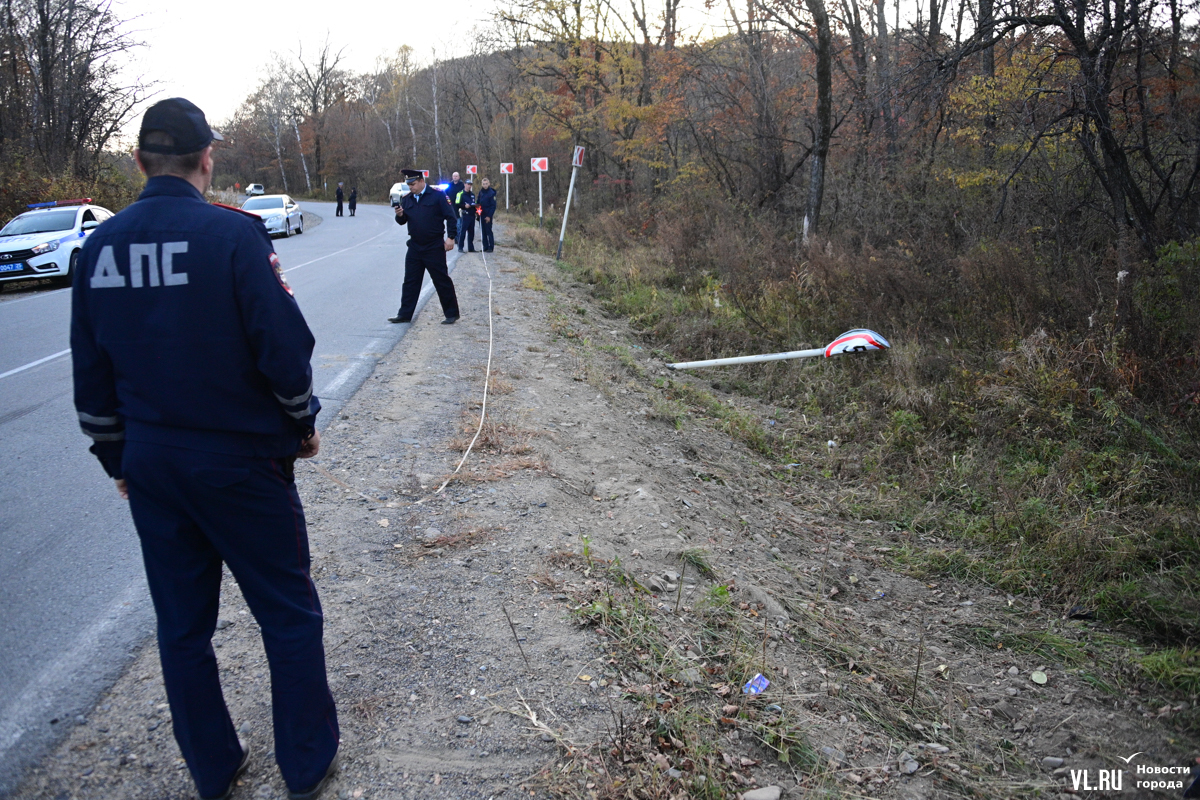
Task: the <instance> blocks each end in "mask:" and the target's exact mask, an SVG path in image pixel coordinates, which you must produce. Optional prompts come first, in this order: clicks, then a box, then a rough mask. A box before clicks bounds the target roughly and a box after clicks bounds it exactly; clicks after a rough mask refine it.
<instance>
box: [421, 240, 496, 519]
mask: <svg viewBox="0 0 1200 800" xmlns="http://www.w3.org/2000/svg"><path fill="white" fill-rule="evenodd" d="M479 254H480V255H481V256H483V271H484V273H485V274H486V275H487V278H488V357H487V369H486V370H485V371H484V374H483V405H481V406H480V408H479V427H478V428H476V429H475V435H474V436H473V437H471V443H470V444H469V445H467V449H466V452H464V453H463V457H462V459H461V460H460V461H459V462H458V466H457V467H455V468H454V472H451V473H450V476H449V477H448V478H446V480H445V481H444V482H443V483H442V485H441V486H439V487H438V488H437V491H436V492H434V494H440V493H441V491H442V490H443V489H445V488H446V487H447V486H449V485H450V481H451V480H453V479H454V476H455V475H457V474H458V471H459V470H460V469H462V466H463V464H465V463H467V456H469V455H471V448H473V447H474V446H475V442H476V441H477V440H478V439H479V434H481V433H483V421H484V420H485V419H486V418H487V397H488V385H489V384H491V382H492V346H493V344H494V343H495V341H496V339H495V335H494V333H493V325H494V321H493V320H492V271H491V270H490V269H488V263H487V252H486V251H484V250H480V251H479ZM417 502H423V501H421V500H418V501H417Z"/></svg>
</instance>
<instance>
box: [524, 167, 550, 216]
mask: <svg viewBox="0 0 1200 800" xmlns="http://www.w3.org/2000/svg"><path fill="white" fill-rule="evenodd" d="M529 169H530V170H531V171H533V172H536V173H537V174H538V227H539V228H540V227H542V222H543V220H544V218H543V216H542V173H543V172H545V171H546V170H548V169H550V159H548V158H531V159H529Z"/></svg>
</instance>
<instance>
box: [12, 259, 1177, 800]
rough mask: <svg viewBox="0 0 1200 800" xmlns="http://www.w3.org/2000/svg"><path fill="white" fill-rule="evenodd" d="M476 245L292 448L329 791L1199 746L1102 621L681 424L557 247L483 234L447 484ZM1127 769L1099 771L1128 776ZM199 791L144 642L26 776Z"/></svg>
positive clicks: (1093, 775)
mask: <svg viewBox="0 0 1200 800" xmlns="http://www.w3.org/2000/svg"><path fill="white" fill-rule="evenodd" d="M501 239H502V241H503V237H501ZM479 259H480V256H479V255H465V256H463V257H462V260H460V262H459V267H458V269H457V271H456V273H455V276H454V278H455V282H456V284H457V285H458V287H459V295H460V298H461V300H462V303H463V308H464V316H463V319H462V320H461V321H460V322H459V323H458V324H457V325H456V326H454V327H443V326H441V325H438V324H437V323H438V322H439V321H440V314H439V313H438V309H437V307H436V300H433V301H432V304H431V307H430V308H427V309H426V310H425V312H424V314H423V315H422V316H421V317H419V318H418V320H417V322H416V323H415V325H414V330H413V331H411V333H410V334H409V336H407V337H406V338H405V339H404V340H403V341H402V342H401V344H400V345H398V346H397V348H396V349H395V351H394V352H393V353H392V354H391V355H390V356H389V357H388V358H387V359H385V360H384V361H383V362H382V363H381V364H380V366H379V368H378V369H377V371H376V374H375V375H374V376H373V378H372V379H371V380H369V381H368V382H367V383H366V384H365V385H364V386H363V388H362V389H361V390H360V391H359V393H358V394H357V395H356V396H355V398H354V399H353V400H351V401H350V402H349V403H348V404H347V405H346V406H345V408H344V409H343V410H342V412H341V414H340V415H339V418H338V419H337V420H335V421H333V422H332V424H330V426H329V428H328V430H327V432H326V434H325V436H324V438H323V442H322V452H321V455H320V456H319V457H318V458H317V459H316V460H315V462H316V463H315V464H305V465H298V468H297V478H298V481H299V483H300V491H301V495H302V497H303V499H304V501H305V504H306V508H307V511H308V519H309V533H310V537H311V539H312V548H313V563H314V570H313V571H314V577H315V580H316V582H317V584H318V586H319V588H320V591H321V599H322V602H323V604H324V608H325V613H326V646H327V652H328V664H329V670H330V677H331V682H332V686H333V691H334V695H335V697H336V698H337V700H338V704H339V711H340V714H341V720H342V730H343V737H344V738H343V751H342V752H343V757H344V760H343V765H344V766H343V771H342V774H341V776H340V777H339V778H338V779H337V782H336V784H335V786H334V788H333V790H332V791H331V792H330V796H331V797H334V796H336V797H340V798H413V799H414V800H415V799H416V798H422V799H423V800H424V799H426V798H448V799H449V798H456V799H457V798H480V800H486V799H487V798H500V797H512V798H515V797H518V796H520V797H530V796H535V797H550V796H570V797H626V796H629V797H639V798H659V797H661V798H682V797H692V796H695V797H711V798H718V797H731V796H736V792H738V791H747V790H752V789H754V788H755V787H772V786H774V787H779V788H780V789H781V790H782V791H783V793H784V796H786V797H801V796H809V795H810V794H811V793H813V792H820V793H823V794H822V796H848V797H850V796H852V797H896V798H935V797H937V798H940V797H960V796H975V797H989V798H990V797H1009V796H1035V795H1036V796H1053V795H1054V794H1055V793H1056V792H1061V791H1067V790H1068V788H1069V785H1070V782H1071V774H1070V770H1072V769H1074V770H1083V769H1088V770H1090V785H1091V786H1096V785H1097V783H1098V781H1099V772H1098V770H1100V769H1116V768H1118V767H1119V766H1121V765H1120V763H1119V762H1117V761H1116V760H1115V759H1116V757H1117V756H1120V757H1122V758H1123V757H1125V756H1128V755H1129V754H1130V753H1134V752H1137V751H1142V752H1143V753H1145V754H1146V755H1144V756H1142V757H1140V758H1141V759H1143V760H1144V762H1145V763H1154V764H1160V765H1167V764H1178V763H1181V762H1180V759H1181V758H1183V757H1185V756H1186V755H1187V752H1186V751H1185V750H1184V749H1183V748H1184V747H1185V742H1186V740H1185V739H1184V738H1183V737H1181V736H1180V735H1179V734H1177V733H1175V732H1173V730H1172V720H1173V717H1174V715H1176V714H1178V713H1181V711H1182V709H1177V708H1176V707H1175V706H1168V707H1166V708H1165V709H1164V708H1160V707H1154V708H1149V707H1146V706H1145V705H1144V701H1142V700H1140V699H1139V698H1138V697H1137V696H1135V695H1131V694H1130V693H1129V692H1125V691H1113V687H1112V684H1111V680H1112V679H1111V678H1110V677H1106V676H1105V675H1104V674H1101V672H1100V671H1099V670H1100V668H1099V667H1098V666H1097V659H1096V656H1095V653H1094V652H1093V651H1094V650H1095V649H1096V648H1100V647H1103V631H1100V630H1098V629H1094V628H1092V627H1090V625H1091V623H1087V622H1077V621H1062V620H1056V619H1054V618H1052V617H1051V616H1050V615H1048V614H1047V613H1046V612H1044V611H1042V610H1041V609H1039V608H1037V607H1036V606H1030V605H1027V604H1025V603H1023V602H1022V601H1020V600H1017V599H1014V598H1007V597H1004V596H997V595H995V594H993V593H991V592H989V591H988V590H986V589H984V588H980V587H973V586H965V585H958V584H953V583H951V582H938V583H926V582H922V581H918V580H915V579H912V578H909V577H905V576H902V575H898V574H896V573H894V572H892V571H889V570H888V569H887V567H886V559H887V554H888V552H889V549H890V548H892V547H894V546H896V542H897V541H898V539H899V537H900V534H899V533H896V532H893V531H890V530H888V529H887V527H886V526H882V525H860V526H852V525H849V524H845V523H843V522H841V521H839V520H837V519H830V518H824V517H821V516H818V515H816V514H815V513H814V512H811V511H809V510H807V509H808V508H810V507H812V508H815V507H818V506H819V505H821V504H819V503H817V502H814V498H810V497H806V496H805V492H803V491H799V492H797V491H795V490H794V489H791V490H786V491H785V490H783V489H780V488H778V487H779V484H778V483H777V482H776V481H774V479H773V478H772V477H771V471H772V470H773V469H778V465H764V464H762V463H760V458H759V457H757V456H755V455H753V454H752V453H750V452H748V451H747V450H745V449H744V448H743V447H742V446H740V445H738V444H736V443H734V442H732V441H731V440H730V439H729V437H727V436H726V435H725V434H723V433H722V432H721V431H720V424H719V421H718V422H714V423H712V424H709V423H708V422H705V421H703V420H698V419H695V418H691V417H689V418H688V421H687V422H686V424H684V426H683V429H682V430H677V429H676V428H675V427H674V425H672V424H668V421H665V420H664V419H663V417H667V418H677V417H675V416H674V414H673V413H665V412H664V410H663V408H662V402H663V401H662V399H661V397H660V394H659V391H658V389H657V388H655V385H654V383H655V381H662V380H663V379H664V375H665V372H664V371H663V370H662V366H661V362H660V361H658V360H657V359H655V358H653V357H651V355H649V354H648V353H647V352H646V351H645V350H644V349H642V347H641V346H639V343H638V339H637V337H636V336H635V335H633V334H632V333H631V331H630V330H629V329H628V328H627V326H626V325H625V324H624V323H622V322H620V321H616V320H613V319H610V318H606V317H605V316H604V315H603V314H602V313H600V312H599V311H598V310H597V309H596V308H595V307H594V306H592V305H591V304H590V303H589V301H588V300H587V299H586V289H585V287H580V286H566V285H559V283H558V281H559V276H558V273H557V272H556V270H555V268H554V267H553V265H552V263H550V261H549V260H548V259H545V258H543V257H539V256H532V255H529V254H523V253H519V252H517V251H514V250H508V249H506V248H503V247H502V248H501V249H499V250H498V251H497V252H496V253H495V254H493V257H492V258H490V259H489V261H490V264H491V267H492V269H493V273H494V276H495V294H494V313H493V314H492V322H493V324H494V328H495V352H494V356H493V381H492V384H491V393H490V396H489V402H488V419H487V423H486V424H485V426H484V430H483V433H482V435H481V436H480V440H479V442H478V444H477V445H476V448H477V449H476V451H475V452H474V453H473V454H472V456H471V458H470V459H469V460H468V462H467V464H466V466H465V467H464V468H463V473H462V475H461V476H459V477H458V478H456V479H455V480H453V481H452V482H451V483H450V484H449V486H448V487H447V488H446V490H445V491H444V492H443V493H441V494H437V495H434V494H433V491H434V489H436V488H437V487H438V486H439V485H440V484H441V482H442V480H443V479H444V477H445V476H447V475H448V474H449V473H450V472H451V471H452V470H453V469H454V467H455V465H456V464H457V463H458V460H459V458H460V457H461V453H462V450H463V448H464V447H465V445H466V443H467V442H468V441H470V439H471V436H472V435H473V434H474V431H475V423H476V422H477V420H478V416H477V415H478V412H479V401H480V390H481V387H482V382H483V374H484V364H485V363H486V357H487V350H488V318H487V317H488V315H487V286H488V284H487V279H486V276H485V275H484V273H483V271H482V269H481V262H480V261H479ZM723 402H725V403H726V404H728V408H729V409H730V413H738V414H743V415H758V417H759V418H760V419H762V420H763V424H767V417H768V414H767V413H766V412H767V410H766V409H761V408H757V407H755V406H754V405H753V404H752V403H748V402H745V401H741V400H738V401H736V402H734V401H733V399H732V398H729V397H723ZM823 444H824V443H823V442H815V443H814V447H820V446H823ZM225 588H226V591H225V594H224V602H223V603H222V608H221V619H222V623H221V624H220V625H219V628H220V630H219V631H218V633H217V636H216V640H215V642H216V647H218V648H219V649H218V651H217V653H218V657H219V659H220V662H221V666H222V672H223V681H224V686H225V687H226V693H227V700H228V702H229V704H230V707H231V710H232V711H233V714H234V718H235V722H236V723H237V724H239V725H241V726H242V728H241V730H242V732H243V735H244V737H245V739H246V740H247V741H248V743H249V744H250V746H251V747H252V748H253V751H254V756H253V760H252V763H251V767H250V771H249V772H248V773H247V775H246V778H245V781H244V784H243V785H242V786H241V787H240V788H239V789H238V792H237V793H236V794H235V797H237V798H269V797H283V796H286V790H285V788H284V786H283V784H282V781H281V780H280V778H279V776H278V772H277V770H276V769H275V766H274V763H273V761H272V758H271V747H272V739H271V724H270V708H269V696H270V694H269V682H268V673H267V669H266V663H265V659H264V656H263V652H262V648H261V645H260V642H259V637H258V631H257V628H256V627H255V624H254V621H253V618H252V617H251V616H250V615H249V613H248V611H247V609H246V606H245V603H244V601H243V600H242V598H241V596H240V594H239V592H238V590H237V587H236V585H235V584H234V583H233V582H232V581H229V580H228V579H227V584H226V587H225ZM581 622H583V623H586V624H583V625H581V624H580V623H581ZM756 672H762V673H764V674H765V675H766V676H767V677H768V678H770V680H771V685H770V687H769V688H768V689H767V691H766V692H764V693H763V694H762V695H761V696H759V697H754V698H750V697H747V696H745V695H743V694H742V692H741V686H742V684H743V683H744V682H745V681H746V680H747V679H748V678H749V677H751V676H753V675H754V673H756ZM781 754H782V755H786V757H787V759H788V761H787V763H783V762H781V761H780V760H779V758H778V756H780V755H781ZM1124 780H1125V793H1124V794H1122V795H1117V794H1112V796H1114V797H1115V796H1137V795H1138V793H1139V792H1138V791H1137V790H1134V788H1133V786H1134V781H1135V776H1134V774H1133V770H1132V768H1130V767H1127V768H1126V769H1125V773H1124ZM1131 791H1132V794H1131ZM190 792H191V783H190V780H189V778H188V776H187V773H186V770H185V769H183V766H182V763H181V761H180V759H179V756H178V751H177V749H176V747H175V743H174V740H173V739H172V737H171V733H170V720H169V712H168V710H167V708H166V705H165V697H164V694H163V690H162V684H161V675H160V672H159V667H158V663H157V656H156V653H155V652H154V650H153V648H149V649H147V651H146V652H144V653H143V654H142V655H141V656H140V657H139V658H138V659H137V661H136V662H135V664H134V666H133V667H132V668H131V669H130V670H129V672H128V673H127V674H126V675H125V676H124V677H123V678H122V679H121V680H120V681H119V682H118V683H117V685H116V686H114V687H113V689H112V691H111V692H109V693H108V694H107V695H106V696H105V697H104V698H103V699H102V700H101V702H100V704H99V705H98V706H97V708H96V709H95V710H94V711H93V713H92V714H90V715H89V716H88V717H87V718H86V719H81V720H78V721H77V722H76V723H74V727H73V729H72V731H71V732H70V733H69V735H68V736H67V738H66V740H65V742H64V743H63V744H62V746H61V747H60V748H59V749H58V750H57V752H55V753H54V754H53V755H52V756H51V757H50V758H48V759H47V760H46V761H45V763H44V764H43V765H42V766H41V767H40V768H39V769H38V770H37V771H36V772H35V773H34V774H33V775H31V776H30V779H29V781H28V782H27V784H26V785H25V786H24V787H23V788H22V789H21V790H20V791H19V792H18V793H17V795H16V797H18V798H22V800H28V799H30V798H39V799H42V798H60V797H63V798H66V797H70V798H78V800H84V799H85V798H105V799H106V800H107V799H109V798H164V797H188V796H190ZM1107 794H1108V793H1105V792H1092V793H1091V794H1090V795H1089V796H1092V797H1100V796H1107ZM1174 794H1175V795H1176V796H1177V795H1178V791H1177V790H1176V791H1175V792H1174ZM752 796H754V795H752ZM761 796H772V791H771V790H770V789H768V790H767V792H766V793H765V794H762V795H761Z"/></svg>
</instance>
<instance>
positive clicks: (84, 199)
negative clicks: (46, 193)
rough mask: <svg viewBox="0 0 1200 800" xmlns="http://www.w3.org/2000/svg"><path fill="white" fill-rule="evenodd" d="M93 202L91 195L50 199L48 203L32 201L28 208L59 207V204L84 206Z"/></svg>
mask: <svg viewBox="0 0 1200 800" xmlns="http://www.w3.org/2000/svg"><path fill="white" fill-rule="evenodd" d="M90 202H92V198H90V197H80V198H77V199H75V200H50V201H49V202H46V203H30V204H29V205H27V206H25V207H26V208H58V207H59V206H82V205H86V204H87V203H90Z"/></svg>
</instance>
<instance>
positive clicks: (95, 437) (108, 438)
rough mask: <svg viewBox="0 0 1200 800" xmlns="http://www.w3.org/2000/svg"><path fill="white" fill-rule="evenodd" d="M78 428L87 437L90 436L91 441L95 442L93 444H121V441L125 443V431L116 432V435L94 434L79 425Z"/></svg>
mask: <svg viewBox="0 0 1200 800" xmlns="http://www.w3.org/2000/svg"><path fill="white" fill-rule="evenodd" d="M79 427H80V428H81V429H82V430H83V432H84V433H86V434H87V435H88V436H90V437H91V438H92V441H95V442H122V441H125V431H117V432H116V433H96V432H95V431H89V430H88V429H87V428H84V427H83V426H82V425H80V426H79Z"/></svg>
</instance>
